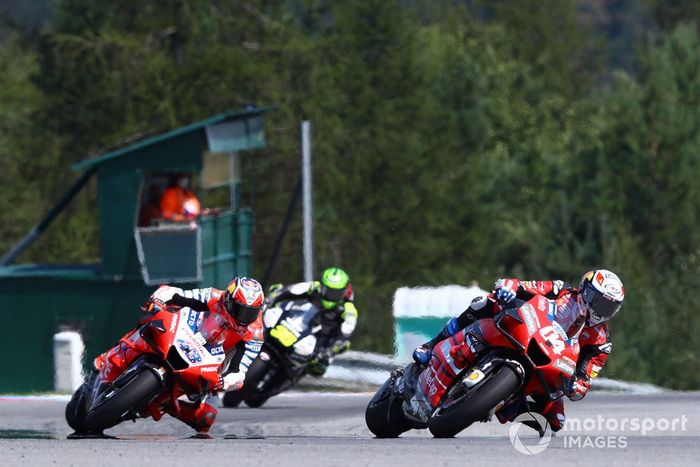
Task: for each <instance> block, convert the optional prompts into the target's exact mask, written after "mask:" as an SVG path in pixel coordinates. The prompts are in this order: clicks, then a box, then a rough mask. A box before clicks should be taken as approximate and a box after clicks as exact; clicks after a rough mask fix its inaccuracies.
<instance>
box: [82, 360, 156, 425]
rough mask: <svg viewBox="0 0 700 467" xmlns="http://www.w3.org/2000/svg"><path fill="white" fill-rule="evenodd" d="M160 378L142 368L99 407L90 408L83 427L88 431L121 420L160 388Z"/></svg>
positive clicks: (114, 423)
mask: <svg viewBox="0 0 700 467" xmlns="http://www.w3.org/2000/svg"><path fill="white" fill-rule="evenodd" d="M160 387H161V384H160V380H159V379H158V378H157V377H156V375H155V374H153V372H152V371H150V370H148V369H143V370H141V372H140V373H139V374H138V375H136V376H135V377H134V378H133V379H132V380H131V381H129V382H128V383H126V384H125V385H124V386H122V387H120V388H116V389H115V391H116V392H115V393H114V394H113V395H112V396H111V397H110V398H109V399H107V400H106V401H105V402H104V403H102V405H100V406H99V407H97V408H95V409H93V410H90V411H89V412H88V413H87V415H86V417H85V427H86V428H87V429H88V430H90V431H101V430H105V429H107V428H111V427H113V426H114V425H117V424H118V423H120V422H121V421H122V417H124V415H126V414H127V413H128V412H130V411H132V410H134V409H137V408H138V407H140V406H141V405H142V404H143V403H144V402H147V401H148V400H150V398H151V397H152V396H154V395H155V394H157V392H158V391H159V390H160Z"/></svg>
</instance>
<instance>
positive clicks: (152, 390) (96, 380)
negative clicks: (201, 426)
mask: <svg viewBox="0 0 700 467" xmlns="http://www.w3.org/2000/svg"><path fill="white" fill-rule="evenodd" d="M203 306H204V307H205V306H206V305H205V304H203ZM223 320H224V318H223V317H222V316H221V315H219V314H216V313H210V312H209V311H208V310H199V311H198V310H194V309H191V308H187V307H185V308H168V309H162V310H160V311H156V312H155V313H153V314H151V315H149V316H146V317H145V318H142V320H141V321H140V323H139V325H140V326H139V327H138V328H137V329H135V330H134V331H133V332H131V333H130V334H128V335H127V336H125V337H123V338H122V339H121V340H120V341H119V342H118V343H117V345H115V346H114V347H113V348H112V349H110V350H109V351H108V352H107V353H106V354H105V359H104V364H102V365H101V368H100V369H99V370H93V371H92V373H91V374H90V375H89V376H88V377H87V378H86V380H85V382H84V383H83V384H82V386H80V387H79V388H78V389H77V390H76V391H75V393H74V394H73V397H72V399H71V400H70V402H69V403H68V405H67V407H66V421H67V422H68V424H69V425H70V426H71V427H72V428H73V429H74V430H76V433H81V434H82V433H102V431H103V430H105V429H107V428H110V427H113V426H115V425H117V424H119V423H121V422H122V421H125V420H135V419H137V418H145V417H149V416H151V417H153V419H154V420H156V421H158V420H160V419H161V418H162V416H163V414H164V413H165V411H166V410H168V411H169V412H170V413H171V414H172V413H173V412H174V413H175V414H177V413H178V412H179V408H180V406H179V402H178V398H179V397H181V396H183V395H187V397H188V399H189V400H190V401H191V402H194V403H197V402H203V401H204V400H205V399H206V397H207V395H208V393H209V391H210V389H211V388H212V387H214V386H215V385H216V384H217V381H218V379H219V368H220V366H221V364H222V362H223V361H224V358H225V354H224V348H223V343H224V341H225V338H226V333H227V332H228V328H227V326H226V325H225V323H223V322H222V321H223Z"/></svg>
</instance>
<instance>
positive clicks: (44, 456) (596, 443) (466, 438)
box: [0, 392, 700, 467]
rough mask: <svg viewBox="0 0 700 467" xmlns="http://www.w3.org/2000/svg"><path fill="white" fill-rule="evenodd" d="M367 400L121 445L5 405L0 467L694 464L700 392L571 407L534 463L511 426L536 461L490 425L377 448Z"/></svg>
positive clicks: (170, 431)
mask: <svg viewBox="0 0 700 467" xmlns="http://www.w3.org/2000/svg"><path fill="white" fill-rule="evenodd" d="M369 398H370V394H368V393H362V394H330V393H329V394H321V393H301V392H296V393H290V394H285V395H282V396H278V397H276V398H273V399H271V400H270V401H269V402H268V404H267V405H266V406H264V407H263V408H261V409H249V408H238V409H223V408H222V409H220V410H219V417H218V420H217V424H216V425H215V426H214V429H213V431H212V439H192V438H190V436H191V435H192V434H193V433H192V431H191V430H190V429H189V428H188V427H187V426H186V425H184V424H182V423H180V422H178V421H177V420H174V419H172V418H169V417H167V416H166V418H164V419H163V420H162V421H160V422H158V423H156V422H153V421H152V420H139V421H138V422H136V423H131V422H128V423H124V424H122V425H120V426H117V427H115V428H113V429H112V430H109V431H108V434H110V435H112V436H114V437H116V439H80V440H74V439H67V436H68V435H69V434H70V429H69V427H68V426H67V425H66V424H65V421H64V419H63V410H64V407H65V404H66V402H65V399H64V400H55V399H54V400H51V399H47V398H28V399H27V398H10V397H2V396H0V421H1V423H2V426H0V465H2V466H14V465H20V466H31V465H86V466H87V465H89V466H112V465H114V466H132V465H134V466H140V465H148V466H154V465H157V466H162V467H169V466H176V465H177V466H180V465H182V466H194V465H242V466H256V465H261V466H263V465H264V466H267V465H274V466H276V467H279V466H350V465H373V466H374V465H376V466H394V465H395V466H401V467H403V466H441V465H455V466H481V465H501V466H502V465H516V466H518V465H523V466H525V465H534V464H535V463H546V464H550V465H582V466H583V465H585V466H602V467H609V466H613V465H630V466H637V465H663V466H665V467H672V466H681V465H700V393H673V392H667V393H662V394H653V395H631V394H613V393H601V392H596V393H592V394H590V395H589V396H588V397H586V399H584V400H583V401H581V402H577V403H567V415H568V416H569V421H570V422H571V421H572V420H576V422H575V423H577V424H578V429H577V430H576V431H570V430H569V431H564V432H560V433H558V434H557V436H555V437H553V438H552V439H551V440H550V443H549V445H548V446H546V448H545V449H544V450H543V451H542V452H541V453H539V454H536V455H526V454H522V453H521V452H519V451H517V450H516V449H515V448H514V444H513V443H512V442H511V438H510V435H509V429H510V427H515V428H516V429H515V430H514V436H516V444H517V442H518V438H519V442H520V446H521V449H522V446H526V447H529V448H526V450H527V449H530V450H533V449H537V448H538V446H536V444H537V443H538V441H539V438H538V437H537V435H536V433H535V432H534V431H532V430H530V429H529V428H527V427H524V426H522V425H519V427H520V428H519V429H518V425H513V424H510V425H500V424H499V423H498V422H497V421H493V422H489V423H479V424H477V425H475V426H472V427H470V428H469V429H467V430H465V431H464V432H462V433H461V434H460V435H459V436H458V437H457V438H454V439H433V438H432V437H430V435H429V433H428V432H427V431H422V432H412V433H408V434H405V435H404V436H403V437H401V438H399V439H392V440H384V439H374V438H373V437H372V436H371V434H370V432H369V431H368V430H367V428H366V427H365V424H364V408H365V405H366V403H367V401H368V400H369ZM635 420H636V421H635ZM571 424H572V423H570V425H571ZM572 428H577V427H572ZM521 435H522V436H521ZM532 446H535V447H534V448H532ZM543 465H544V464H543Z"/></svg>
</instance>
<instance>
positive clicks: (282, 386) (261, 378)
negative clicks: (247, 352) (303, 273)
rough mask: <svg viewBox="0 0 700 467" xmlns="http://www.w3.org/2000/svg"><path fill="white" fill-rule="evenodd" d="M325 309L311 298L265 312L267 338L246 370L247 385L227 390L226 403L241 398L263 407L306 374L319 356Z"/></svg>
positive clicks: (283, 304)
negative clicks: (320, 317)
mask: <svg viewBox="0 0 700 467" xmlns="http://www.w3.org/2000/svg"><path fill="white" fill-rule="evenodd" d="M320 312H321V310H320V309H319V307H318V306H316V305H315V304H314V303H312V302H311V301H309V300H290V301H283V302H280V303H279V304H277V305H276V306H274V307H271V308H268V309H267V310H265V313H264V314H263V324H264V327H265V340H264V342H263V345H262V349H261V350H260V354H259V355H258V357H257V358H256V359H255V360H254V361H253V363H251V365H250V368H248V372H247V373H246V377H245V381H244V383H243V388H242V389H240V390H232V391H228V392H226V394H224V397H223V400H222V403H223V405H224V407H236V406H238V405H239V404H240V403H241V401H243V402H245V404H246V405H247V406H249V407H260V406H262V405H263V404H264V403H265V402H266V401H267V400H268V399H269V398H270V397H272V396H276V395H277V394H279V393H281V392H283V391H286V390H287V389H289V388H290V387H292V386H293V385H295V384H296V383H297V382H298V381H299V380H300V379H301V378H302V376H304V375H305V374H306V371H307V368H308V366H309V363H310V362H311V361H312V359H313V358H314V357H315V353H314V352H315V348H316V336H315V335H314V333H315V332H318V330H319V329H320V326H321V325H320V324H316V322H317V321H318V320H317V319H316V318H317V316H318V315H319V313H320Z"/></svg>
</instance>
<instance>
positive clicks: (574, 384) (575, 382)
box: [566, 375, 591, 401]
mask: <svg viewBox="0 0 700 467" xmlns="http://www.w3.org/2000/svg"><path fill="white" fill-rule="evenodd" d="M590 387H591V383H590V381H588V380H586V379H584V378H579V377H578V376H575V375H574V376H572V377H571V380H569V385H568V387H567V394H566V395H567V397H568V398H569V399H570V400H572V401H580V400H581V399H583V397H584V396H585V395H586V393H587V392H588V389H589V388H590Z"/></svg>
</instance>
